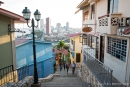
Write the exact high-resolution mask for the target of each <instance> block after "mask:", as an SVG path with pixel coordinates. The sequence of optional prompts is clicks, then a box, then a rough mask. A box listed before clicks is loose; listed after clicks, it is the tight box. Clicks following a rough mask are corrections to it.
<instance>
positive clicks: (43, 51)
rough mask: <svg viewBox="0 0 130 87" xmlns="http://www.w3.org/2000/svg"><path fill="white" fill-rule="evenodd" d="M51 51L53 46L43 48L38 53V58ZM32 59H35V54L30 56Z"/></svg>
mask: <svg viewBox="0 0 130 87" xmlns="http://www.w3.org/2000/svg"><path fill="white" fill-rule="evenodd" d="M51 51H52V48H51V47H48V48H46V49H44V50H41V51H39V52H37V53H36V58H39V57H41V56H43V55H45V54H46V53H48V52H51ZM30 60H31V61H33V55H31V56H30Z"/></svg>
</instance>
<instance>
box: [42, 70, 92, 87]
mask: <svg viewBox="0 0 130 87" xmlns="http://www.w3.org/2000/svg"><path fill="white" fill-rule="evenodd" d="M55 74H59V75H60V76H59V77H54V78H53V79H52V80H51V81H46V82H43V83H41V87H91V84H90V83H85V82H83V81H81V80H80V78H79V77H77V69H76V71H75V74H72V69H71V68H70V69H69V72H68V73H67V72H66V70H62V71H59V68H58V70H57V72H56V73H55Z"/></svg>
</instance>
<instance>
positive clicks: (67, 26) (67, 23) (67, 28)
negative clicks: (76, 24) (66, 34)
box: [66, 22, 69, 31]
mask: <svg viewBox="0 0 130 87" xmlns="http://www.w3.org/2000/svg"><path fill="white" fill-rule="evenodd" d="M66 30H67V31H68V30H69V22H66Z"/></svg>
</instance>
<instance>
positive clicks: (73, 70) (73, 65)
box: [71, 61, 76, 74]
mask: <svg viewBox="0 0 130 87" xmlns="http://www.w3.org/2000/svg"><path fill="white" fill-rule="evenodd" d="M71 67H72V73H73V74H74V72H75V68H76V64H75V62H74V61H73V63H72V64H71Z"/></svg>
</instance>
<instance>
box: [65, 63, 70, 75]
mask: <svg viewBox="0 0 130 87" xmlns="http://www.w3.org/2000/svg"><path fill="white" fill-rule="evenodd" d="M69 66H70V64H69V63H66V70H67V73H68V71H69Z"/></svg>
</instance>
